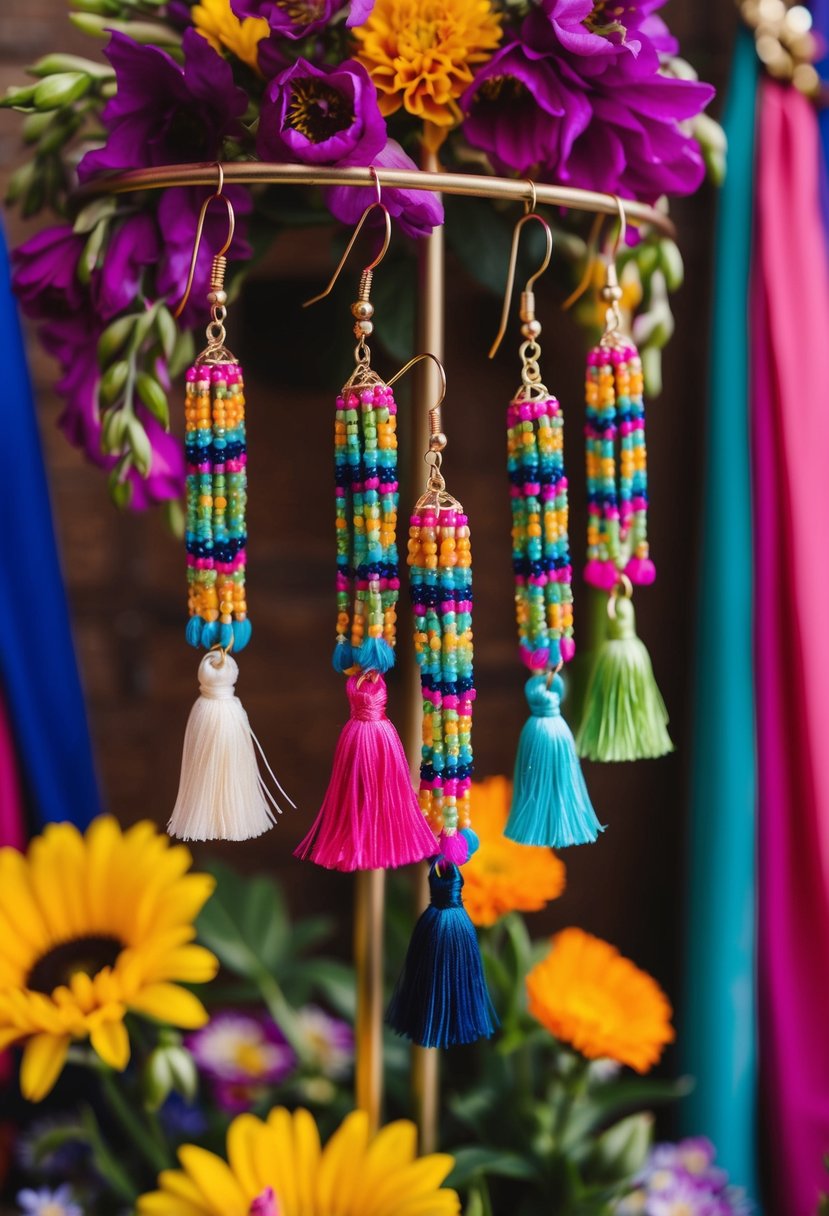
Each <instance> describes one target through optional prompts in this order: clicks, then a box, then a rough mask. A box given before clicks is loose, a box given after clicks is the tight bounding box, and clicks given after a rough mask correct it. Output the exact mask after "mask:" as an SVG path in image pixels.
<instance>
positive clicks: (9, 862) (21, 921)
mask: <svg viewBox="0 0 829 1216" xmlns="http://www.w3.org/2000/svg"><path fill="white" fill-rule="evenodd" d="M0 900H2V907H3V910H4V913H5V915H6V916H7V917H8V920H9V922H10V924H12V925H14V930H15V932H16V933H17V935H18V936H19V937H21V938H22V939H23V941H25V942H27V943H28V944H29V945H30V946H31V947H32V949H33V950H34V951H36V952H37V953H38V954H42V953H44V952H45V951H46V950H47V949H48V948H49V945H50V941H51V939H50V937H49V930H48V928H47V925H46V922H45V920H44V919H43V917H42V915H41V912H40V906H39V905H38V903H37V900H36V899H35V898H34V895H33V894H32V888H31V886H30V885H29V866H28V863H27V861H26V858H25V857H24V856H23V854H22V853H18V851H17V849H8V848H7V849H0Z"/></svg>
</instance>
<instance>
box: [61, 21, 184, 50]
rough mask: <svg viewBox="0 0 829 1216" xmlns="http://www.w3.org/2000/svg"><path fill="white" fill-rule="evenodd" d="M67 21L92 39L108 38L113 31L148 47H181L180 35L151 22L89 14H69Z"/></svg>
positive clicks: (169, 28)
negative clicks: (114, 19) (122, 19)
mask: <svg viewBox="0 0 829 1216" xmlns="http://www.w3.org/2000/svg"><path fill="white" fill-rule="evenodd" d="M69 20H70V21H71V22H72V24H73V25H74V26H75V27H76V28H77V29H79V30H81V31H82V32H83V33H84V34H90V35H91V36H92V37H93V38H108V37H109V34H110V32H111V31H114V32H116V33H119V34H126V35H127V36H128V37H130V38H133V39H134V40H135V41H136V42H141V43H145V44H146V45H149V46H164V47H171V46H180V45H181V35H180V34H179V33H178V32H177V31H176V30H174V29H172V28H171V27H170V26H169V25H156V24H155V23H154V22H152V21H112V20H110V18H109V17H105V16H99V15H98V14H97V13H90V12H85V13H70V14H69Z"/></svg>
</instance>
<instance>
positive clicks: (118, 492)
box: [108, 452, 132, 509]
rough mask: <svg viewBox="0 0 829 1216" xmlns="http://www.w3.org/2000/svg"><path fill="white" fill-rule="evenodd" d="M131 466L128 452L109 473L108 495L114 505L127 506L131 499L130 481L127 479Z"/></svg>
mask: <svg viewBox="0 0 829 1216" xmlns="http://www.w3.org/2000/svg"><path fill="white" fill-rule="evenodd" d="M131 468H132V458H131V456H130V453H129V452H127V453H126V455H124V456H122V457H121V459H120V460H119V461H118V463H117V465H116V466H115V468H114V469H113V470H112V472H111V473H110V475H109V479H108V484H109V495H110V498H111V499H112V501H113V502H114V503H115V505H116V507H121V508H122V509H123V508H124V507H128V506H129V505H130V501H131V499H132V482H131V481H129V480H128V479H127V473H128V472H129V470H130V469H131Z"/></svg>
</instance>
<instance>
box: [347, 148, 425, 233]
mask: <svg viewBox="0 0 829 1216" xmlns="http://www.w3.org/2000/svg"><path fill="white" fill-rule="evenodd" d="M371 163H372V165H374V166H375V167H376V168H377V169H416V168H417V165H415V163H414V161H413V160H412V159H411V157H409V156H407V155H406V153H405V152H404V151H403V149H402V148H401V147H400V144H398V143H396V142H395V140H393V139H390V140H388V142H387V143H386V146H385V147H384V148H383V150H382V151H381V152H378V154H377V155H376V156H375V158H374V160H373V161H372V162H371ZM376 197H377V196H376V193H375V190H374V187H373V186H368V187H366V188H365V189H362V188H361V187H359V186H331V187H330V188H329V189H328V190H326V192H325V201H326V204H327V206H328V209H329V211H330V212H331V214H332V215H333V216H335V217H336V219H338V220H340V221H341V222H342V223H344V224H356V223H357V220H358V219H359V218H360V216H361V215H362V213H363V212H364V211H365V209H366V207H368V205H369V203H371V202H373V201H374V200H375V199H376ZM382 199H383V203H384V204H385V206H386V207H387V208H388V210H389V215H390V216H391V217H392V220H393V221H394V222H395V224H396V225H397V227H398V228H399V229H400V230H401V232H405V233H406V235H407V236H412V237H422V236H428V235H429V233H430V232H431V231H432V229H433V228H435V227H437V226H438V225H439V224H442V223H443V204H442V203H441V201H440V199H439V198H438V196H437V195H436V194H432V193H431V191H428V190H406V189H404V188H403V187H400V186H383V189H382ZM377 215H378V218H379V212H377Z"/></svg>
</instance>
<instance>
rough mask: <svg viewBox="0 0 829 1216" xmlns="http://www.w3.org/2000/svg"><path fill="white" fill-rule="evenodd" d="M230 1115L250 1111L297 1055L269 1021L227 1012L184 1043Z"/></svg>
mask: <svg viewBox="0 0 829 1216" xmlns="http://www.w3.org/2000/svg"><path fill="white" fill-rule="evenodd" d="M186 1045H187V1049H188V1050H189V1051H190V1052H192V1054H193V1058H194V1059H195V1061H196V1064H197V1066H198V1068H199V1071H200V1072H201V1073H202V1075H203V1076H204V1077H206V1078H207V1079H208V1080H209V1081H211V1082H212V1083H213V1087H214V1090H215V1093H216V1098H217V1101H218V1102H219V1104H220V1105H221V1106H222V1107H223V1109H224V1110H227V1111H241V1110H247V1109H248V1108H249V1107H250V1106H252V1105H253V1104H254V1102H255V1101H256V1099H257V1097H259V1095H260V1094H261V1093H262V1092H263V1090H264V1089H266V1088H267V1087H268V1086H270V1085H278V1084H279V1082H280V1081H284V1079H285V1078H286V1077H287V1076H288V1075H289V1074H290V1073H291V1072H293V1070H294V1068H295V1067H296V1056H295V1055H294V1053H293V1051H292V1050H291V1048H290V1047H289V1046H288V1044H287V1042H286V1040H285V1036H284V1035H283V1034H282V1031H281V1030H280V1029H279V1027H278V1026H277V1025H276V1023H275V1022H273V1021H272V1020H271V1019H270V1018H267V1017H260V1016H258V1015H253V1014H249V1013H237V1012H235V1011H231V1010H227V1011H224V1012H221V1013H217V1014H214V1016H213V1017H212V1018H211V1019H210V1021H209V1023H208V1024H207V1026H205V1027H204V1029H203V1030H198V1031H196V1032H195V1034H192V1035H190V1036H189V1037H188V1038H187V1040H186Z"/></svg>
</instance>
